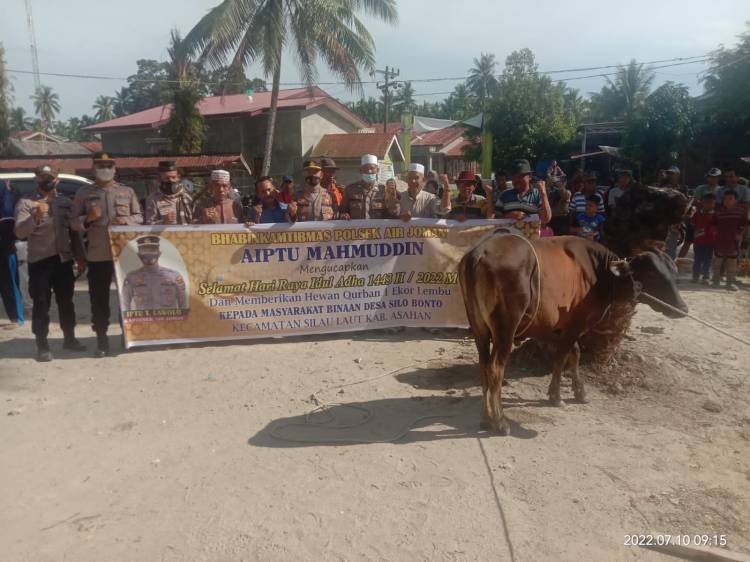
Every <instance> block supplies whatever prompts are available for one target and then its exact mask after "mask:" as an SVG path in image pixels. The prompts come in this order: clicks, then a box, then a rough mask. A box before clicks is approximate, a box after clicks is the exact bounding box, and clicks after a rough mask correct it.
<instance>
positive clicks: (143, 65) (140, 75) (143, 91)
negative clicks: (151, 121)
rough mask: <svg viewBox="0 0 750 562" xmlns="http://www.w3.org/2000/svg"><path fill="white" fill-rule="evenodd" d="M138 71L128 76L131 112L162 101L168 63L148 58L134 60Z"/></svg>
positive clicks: (166, 86) (166, 82) (147, 107)
mask: <svg viewBox="0 0 750 562" xmlns="http://www.w3.org/2000/svg"><path fill="white" fill-rule="evenodd" d="M136 65H137V66H138V71H137V72H136V73H135V74H133V75H131V76H128V90H129V91H130V106H129V109H130V111H131V112H133V113H135V112H138V111H143V110H144V109H149V108H151V107H156V106H158V105H161V104H162V103H164V101H163V100H164V97H165V92H166V91H167V90H168V87H169V84H168V80H169V75H168V71H167V67H168V64H167V63H164V62H159V61H155V60H150V59H140V60H138V61H136Z"/></svg>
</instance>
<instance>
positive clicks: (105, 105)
mask: <svg viewBox="0 0 750 562" xmlns="http://www.w3.org/2000/svg"><path fill="white" fill-rule="evenodd" d="M91 109H93V110H95V111H96V113H95V114H94V118H95V119H96V120H97V122H98V121H109V120H110V119H114V117H115V98H113V97H110V96H99V97H98V98H96V101H95V102H94V105H92V106H91Z"/></svg>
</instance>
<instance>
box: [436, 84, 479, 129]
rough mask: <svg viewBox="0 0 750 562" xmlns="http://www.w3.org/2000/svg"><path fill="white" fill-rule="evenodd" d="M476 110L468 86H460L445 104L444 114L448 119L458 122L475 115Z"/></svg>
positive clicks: (454, 89)
mask: <svg viewBox="0 0 750 562" xmlns="http://www.w3.org/2000/svg"><path fill="white" fill-rule="evenodd" d="M475 109H476V108H475V107H474V102H473V100H472V98H471V93H470V92H469V88H468V86H466V84H458V85H457V86H456V87H455V88H453V93H452V94H451V95H449V96H448V98H447V99H446V100H445V101H444V102H443V112H444V114H445V118H446V119H455V120H457V121H459V120H461V119H466V118H468V117H470V116H471V115H473V114H474V113H475Z"/></svg>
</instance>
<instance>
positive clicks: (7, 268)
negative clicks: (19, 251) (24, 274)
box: [0, 253, 23, 323]
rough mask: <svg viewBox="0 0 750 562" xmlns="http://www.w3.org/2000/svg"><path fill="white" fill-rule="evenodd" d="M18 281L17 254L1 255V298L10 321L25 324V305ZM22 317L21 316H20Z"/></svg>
mask: <svg viewBox="0 0 750 562" xmlns="http://www.w3.org/2000/svg"><path fill="white" fill-rule="evenodd" d="M20 286H21V285H20V283H19V279H18V261H17V258H16V254H15V253H12V254H3V253H0V298H1V299H2V301H3V306H5V312H6V313H7V314H8V320H10V321H11V322H13V323H15V322H18V321H19V320H21V322H23V304H22V301H21V292H20V290H19V289H18V288H19V287H20ZM19 315H20V316H19Z"/></svg>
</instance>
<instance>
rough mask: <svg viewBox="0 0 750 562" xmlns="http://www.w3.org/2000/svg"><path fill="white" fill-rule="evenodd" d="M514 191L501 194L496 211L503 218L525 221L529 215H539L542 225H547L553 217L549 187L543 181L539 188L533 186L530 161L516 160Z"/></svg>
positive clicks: (513, 169)
mask: <svg viewBox="0 0 750 562" xmlns="http://www.w3.org/2000/svg"><path fill="white" fill-rule="evenodd" d="M512 181H513V189H506V190H505V191H503V192H502V193H501V194H500V200H499V201H498V202H497V204H496V205H495V210H497V211H498V212H499V213H501V216H502V218H506V219H515V220H519V219H523V218H526V217H527V216H528V215H537V214H538V215H539V220H540V222H541V224H543V225H545V224H547V223H548V222H549V219H550V217H551V216H552V211H551V209H550V205H549V199H548V198H547V187H546V185H545V183H544V182H543V181H540V182H538V183H537V186H538V187H534V186H532V185H531V165H530V164H529V161H528V160H516V161H515V162H514V163H513V168H512Z"/></svg>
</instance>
